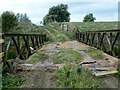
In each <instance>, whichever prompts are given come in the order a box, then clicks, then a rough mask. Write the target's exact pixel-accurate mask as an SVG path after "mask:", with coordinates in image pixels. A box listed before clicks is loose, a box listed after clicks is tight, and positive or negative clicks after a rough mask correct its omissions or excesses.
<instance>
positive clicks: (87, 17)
mask: <svg viewBox="0 0 120 90" xmlns="http://www.w3.org/2000/svg"><path fill="white" fill-rule="evenodd" d="M94 20H96V18H95V17H93V14H92V13H89V14H87V15H86V16H85V17H84V20H83V22H94Z"/></svg>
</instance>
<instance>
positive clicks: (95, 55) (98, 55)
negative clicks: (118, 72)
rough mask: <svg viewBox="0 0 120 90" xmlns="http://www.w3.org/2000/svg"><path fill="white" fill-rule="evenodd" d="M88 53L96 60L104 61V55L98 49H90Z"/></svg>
mask: <svg viewBox="0 0 120 90" xmlns="http://www.w3.org/2000/svg"><path fill="white" fill-rule="evenodd" d="M87 53H88V54H89V55H90V56H91V57H92V58H94V59H103V58H104V54H103V52H102V51H100V50H98V49H93V48H90V49H89V50H88V51H87Z"/></svg>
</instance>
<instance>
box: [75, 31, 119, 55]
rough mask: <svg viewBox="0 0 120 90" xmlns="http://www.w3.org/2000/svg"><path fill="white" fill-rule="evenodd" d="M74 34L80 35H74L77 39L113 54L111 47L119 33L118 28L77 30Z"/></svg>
mask: <svg viewBox="0 0 120 90" xmlns="http://www.w3.org/2000/svg"><path fill="white" fill-rule="evenodd" d="M76 35H78V36H79V35H80V36H79V37H78V36H76V39H77V40H78V41H80V42H82V43H85V44H88V45H91V46H94V47H97V48H98V49H100V50H105V52H108V53H109V54H110V55H114V52H113V48H114V46H115V44H116V42H117V40H118V37H119V35H120V30H101V31H86V32H77V34H76ZM106 41H107V42H106ZM106 44H107V46H106ZM103 46H104V47H103ZM106 47H107V49H106Z"/></svg>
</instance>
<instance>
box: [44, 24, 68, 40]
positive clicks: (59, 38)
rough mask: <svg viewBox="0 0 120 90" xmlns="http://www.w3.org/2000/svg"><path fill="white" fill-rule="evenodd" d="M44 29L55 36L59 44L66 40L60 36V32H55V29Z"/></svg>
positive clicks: (47, 27) (49, 27) (48, 27)
mask: <svg viewBox="0 0 120 90" xmlns="http://www.w3.org/2000/svg"><path fill="white" fill-rule="evenodd" d="M46 29H47V30H48V31H49V32H50V33H52V34H53V35H54V36H55V39H56V40H57V41H59V42H65V41H66V38H65V37H64V36H62V35H61V33H60V32H57V31H56V29H54V27H51V26H46Z"/></svg>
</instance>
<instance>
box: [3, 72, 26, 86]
mask: <svg viewBox="0 0 120 90" xmlns="http://www.w3.org/2000/svg"><path fill="white" fill-rule="evenodd" d="M23 83H25V79H23V78H22V77H20V76H15V75H12V74H9V75H7V76H3V78H2V85H3V88H13V87H15V88H17V87H18V86H20V85H22V84H23Z"/></svg>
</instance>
